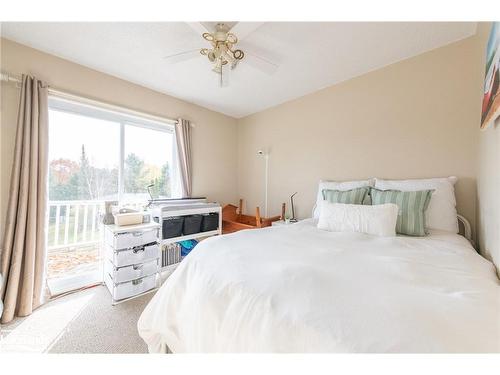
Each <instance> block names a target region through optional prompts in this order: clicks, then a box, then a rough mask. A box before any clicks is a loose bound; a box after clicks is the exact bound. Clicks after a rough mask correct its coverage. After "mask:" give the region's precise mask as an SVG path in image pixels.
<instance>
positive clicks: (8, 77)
mask: <svg viewBox="0 0 500 375" xmlns="http://www.w3.org/2000/svg"><path fill="white" fill-rule="evenodd" d="M0 78H1V81H2V82H14V83H16V85H20V84H21V83H22V79H21V78H20V77H19V76H16V75H13V74H10V73H7V72H1V74H0ZM49 94H51V95H53V96H56V97H58V98H61V99H66V100H73V101H78V102H83V103H85V104H89V105H93V106H96V107H100V108H104V109H108V110H111V111H116V112H122V113H126V114H129V115H132V116H139V117H145V118H147V119H150V120H153V121H159V122H165V123H168V124H172V125H173V124H177V120H173V119H170V118H167V117H162V116H156V115H151V114H149V113H144V112H141V111H136V110H133V109H129V108H126V107H122V106H119V105H115V104H111V103H106V102H102V101H99V100H95V99H90V98H87V97H84V96H80V95H76V94H72V93H69V92H67V91H64V90H59V89H55V88H52V87H50V86H49ZM191 127H193V128H194V127H195V125H194V124H191Z"/></svg>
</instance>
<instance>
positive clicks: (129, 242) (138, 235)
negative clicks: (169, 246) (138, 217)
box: [105, 229, 158, 250]
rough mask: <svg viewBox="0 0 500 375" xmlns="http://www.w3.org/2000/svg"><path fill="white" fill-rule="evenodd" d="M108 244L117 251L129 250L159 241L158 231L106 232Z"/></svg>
mask: <svg viewBox="0 0 500 375" xmlns="http://www.w3.org/2000/svg"><path fill="white" fill-rule="evenodd" d="M105 236H106V243H107V244H108V245H109V246H111V247H113V248H115V249H117V250H121V249H127V248H132V247H135V246H141V245H145V244H148V243H151V242H156V241H157V240H158V237H157V236H158V229H148V230H137V231H130V232H124V233H116V234H113V233H112V232H111V231H108V230H107V231H106V235H105Z"/></svg>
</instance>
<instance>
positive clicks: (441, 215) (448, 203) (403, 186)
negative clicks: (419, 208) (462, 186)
mask: <svg viewBox="0 0 500 375" xmlns="http://www.w3.org/2000/svg"><path fill="white" fill-rule="evenodd" d="M456 182H457V178H456V177H455V176H451V177H442V178H427V179H414V180H380V179H378V178H376V179H375V188H376V189H380V190H401V191H416V190H430V189H434V192H433V193H432V196H431V200H430V202H429V207H427V211H426V213H425V226H426V228H429V229H440V230H446V231H449V232H453V233H458V220H457V208H456V206H457V201H456V199H455V183H456Z"/></svg>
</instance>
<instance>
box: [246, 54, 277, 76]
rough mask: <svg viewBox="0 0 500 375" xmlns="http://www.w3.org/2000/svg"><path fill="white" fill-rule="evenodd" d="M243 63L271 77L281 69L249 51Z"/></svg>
mask: <svg viewBox="0 0 500 375" xmlns="http://www.w3.org/2000/svg"><path fill="white" fill-rule="evenodd" d="M242 63H248V65H250V66H252V67H253V68H255V69H257V70H260V71H261V72H263V73H266V74H269V75H272V74H274V73H275V72H276V71H277V70H278V68H279V65H278V64H275V63H273V62H272V61H269V60H267V59H265V58H263V57H261V56H257V55H254V54H253V53H251V52H248V51H245V58H244V59H243V60H242Z"/></svg>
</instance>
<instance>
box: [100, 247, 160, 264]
mask: <svg viewBox="0 0 500 375" xmlns="http://www.w3.org/2000/svg"><path fill="white" fill-rule="evenodd" d="M106 255H107V258H108V259H109V260H111V262H112V263H113V265H114V266H115V267H123V266H130V265H132V264H139V263H145V262H148V261H150V260H153V259H158V258H159V257H160V245H158V244H157V243H153V244H150V245H144V246H137V247H134V248H132V249H127V250H114V249H113V248H111V247H109V246H107V248H106Z"/></svg>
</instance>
